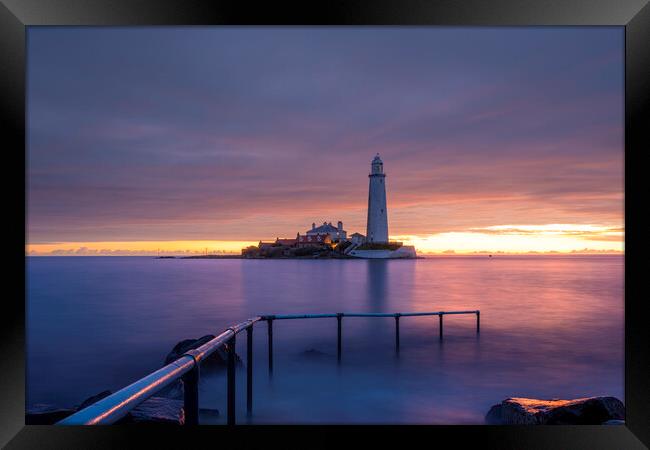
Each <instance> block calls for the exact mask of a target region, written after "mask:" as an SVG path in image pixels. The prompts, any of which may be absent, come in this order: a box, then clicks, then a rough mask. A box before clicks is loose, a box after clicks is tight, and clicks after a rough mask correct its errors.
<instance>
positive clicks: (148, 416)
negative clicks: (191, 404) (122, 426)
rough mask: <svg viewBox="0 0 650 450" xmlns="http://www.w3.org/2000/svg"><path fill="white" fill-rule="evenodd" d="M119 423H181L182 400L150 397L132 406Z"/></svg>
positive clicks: (183, 421)
mask: <svg viewBox="0 0 650 450" xmlns="http://www.w3.org/2000/svg"><path fill="white" fill-rule="evenodd" d="M119 423H165V424H172V425H183V424H184V423H185V410H184V409H183V401H182V400H173V399H169V398H163V397H151V398H149V399H147V400H145V401H144V402H142V403H140V404H139V405H138V406H136V407H135V408H133V409H132V410H131V411H130V412H129V414H128V415H127V416H126V417H125V418H124V419H122V420H120V421H119Z"/></svg>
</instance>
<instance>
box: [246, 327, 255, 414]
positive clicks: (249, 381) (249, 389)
mask: <svg viewBox="0 0 650 450" xmlns="http://www.w3.org/2000/svg"><path fill="white" fill-rule="evenodd" d="M252 412H253V324H250V326H249V327H248V328H246V413H247V414H248V415H249V416H250V415H251V413H252Z"/></svg>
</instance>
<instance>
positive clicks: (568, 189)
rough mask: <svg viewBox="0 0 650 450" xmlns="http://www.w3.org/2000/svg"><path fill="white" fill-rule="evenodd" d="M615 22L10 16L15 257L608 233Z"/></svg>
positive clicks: (616, 70) (534, 242)
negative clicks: (17, 78)
mask: <svg viewBox="0 0 650 450" xmlns="http://www.w3.org/2000/svg"><path fill="white" fill-rule="evenodd" d="M623 39H624V34H623V28H622V27H564V28H561V27H534V28H478V27H475V28H462V27H314V28H309V27H304V28H300V27H298V28H282V27H186V28H176V27H149V28H119V27H107V28H95V27H93V28H84V27H37V28H33V27H30V28H29V29H28V33H27V45H28V62H27V83H28V85H27V89H28V95H27V123H28V130H27V235H26V252H27V254H33V255H50V254H57V255H59V254H60V255H67V254H70V255H88V254H154V253H156V254H157V253H161V252H162V253H165V252H167V253H203V252H211V253H212V252H226V253H228V252H238V251H239V249H241V248H242V247H243V246H246V245H249V244H251V243H256V242H257V241H259V240H271V239H275V238H276V237H295V235H296V233H297V232H301V233H304V232H305V231H306V230H307V229H309V228H311V223H312V222H316V223H317V224H319V223H322V222H324V221H327V222H332V223H336V222H337V221H338V220H341V221H343V224H344V228H345V229H346V230H347V231H348V233H349V234H351V233H353V232H361V233H363V234H365V227H366V214H367V212H366V209H367V202H368V178H367V175H368V173H369V170H370V161H371V160H372V158H373V157H374V156H375V154H376V153H379V154H380V155H381V158H382V159H383V161H384V171H385V173H386V174H387V178H386V188H387V199H388V225H389V234H390V238H391V239H394V240H401V241H403V242H406V243H410V244H414V245H415V246H416V248H417V249H418V251H420V252H421V253H427V252H430V253H441V254H452V253H473V252H494V253H496V252H504V253H526V252H539V253H546V252H562V253H564V252H567V253H572V252H573V253H575V252H581V253H602V252H622V251H623V250H624V248H623V244H624V242H623V241H624V215H623V201H624V189H623V175H624V166H623V156H624V153H623V151H624V148H623V144H624V141H623V139H624V127H623V125H624V122H623V120H624V114H623V108H624V97H623V92H624V90H623V89H624V85H623V81H624V79H623V75H624V66H623V56H624V55H623V49H624V47H623V43H624V40H623Z"/></svg>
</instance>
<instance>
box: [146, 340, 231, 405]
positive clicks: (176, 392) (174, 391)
mask: <svg viewBox="0 0 650 450" xmlns="http://www.w3.org/2000/svg"><path fill="white" fill-rule="evenodd" d="M214 338H215V336H214V335H212V334H207V335H205V336H203V337H200V338H198V339H184V340H182V341H180V342H179V343H177V344H176V345H175V346H174V348H173V349H172V351H171V352H169V353H168V354H167V356H166V357H165V361H164V363H163V365H167V364H169V363H171V362H174V361H176V360H177V359H178V358H180V357H181V356H183V354H184V353H187V352H188V351H190V350H194V349H195V348H199V347H200V346H202V345H203V344H205V343H206V342H209V341H211V340H212V339H214ZM227 358H228V355H227V354H226V351H225V350H224V349H223V348H219V349H217V350H216V351H215V352H214V353H212V354H211V355H210V356H208V357H207V358H205V359H204V360H202V361H201V368H200V371H201V375H202V376H203V375H210V374H215V373H218V372H220V371H223V370H226V367H227V365H228V363H227V361H228V359H227ZM235 365H236V366H237V367H241V366H243V363H242V360H241V358H240V357H239V355H238V354H237V353H235ZM158 395H159V396H161V397H166V398H170V399H176V400H181V399H182V398H183V380H176V381H175V382H173V383H172V384H170V385H169V386H167V387H166V388H164V389H163V390H161V391H160V392H159V393H158Z"/></svg>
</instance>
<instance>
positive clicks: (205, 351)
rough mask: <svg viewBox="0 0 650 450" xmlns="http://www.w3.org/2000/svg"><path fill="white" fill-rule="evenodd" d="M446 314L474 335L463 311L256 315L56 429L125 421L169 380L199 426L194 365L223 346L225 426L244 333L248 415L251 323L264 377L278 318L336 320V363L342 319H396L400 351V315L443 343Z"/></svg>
mask: <svg viewBox="0 0 650 450" xmlns="http://www.w3.org/2000/svg"><path fill="white" fill-rule="evenodd" d="M451 314H475V315H476V333H477V334H478V333H479V332H480V314H481V312H480V311H479V310H467V311H435V312H406V313H328V314H272V315H263V316H257V317H254V318H252V319H249V320H246V321H244V322H241V323H238V324H236V325H234V326H232V327H228V328H227V329H226V330H225V331H223V332H222V333H221V334H219V335H218V336H216V337H215V338H213V339H211V340H210V341H208V342H206V343H205V344H203V345H201V346H200V347H197V348H196V349H193V350H189V351H187V352H186V353H184V354H183V355H181V356H180V357H179V358H178V359H176V360H175V361H173V362H171V363H170V364H167V365H166V366H164V367H162V368H161V369H158V370H156V371H155V372H152V373H150V374H149V375H147V376H145V377H143V378H141V379H139V380H138V381H136V382H134V383H132V384H130V385H128V386H126V387H125V388H122V389H120V390H119V391H117V392H115V393H114V394H111V395H109V396H107V397H105V398H103V399H101V400H99V401H98V402H96V403H93V404H92V405H90V406H88V407H86V408H84V409H82V410H80V411H78V412H76V413H74V414H72V415H70V416H68V417H66V418H65V419H63V420H61V421H59V422H57V425H108V424H112V423H115V422H117V421H118V420H120V419H122V418H124V417H125V416H126V415H127V414H128V413H129V411H131V410H132V409H134V408H135V407H136V406H138V405H139V404H141V403H142V402H144V401H145V400H147V399H149V398H150V397H152V396H153V395H154V394H156V393H157V392H159V391H160V390H162V389H163V388H165V387H167V386H169V385H170V384H171V383H173V382H174V381H177V380H179V379H182V380H183V398H184V410H185V423H186V424H190V425H196V424H198V421H199V420H198V419H199V418H198V415H199V399H198V395H199V392H198V384H199V370H198V369H199V364H200V363H201V361H202V360H204V359H205V358H207V357H208V356H210V355H211V354H212V353H214V352H215V351H216V350H217V349H219V348H221V347H224V346H225V348H226V352H227V357H228V376H227V383H228V399H227V404H228V405H227V406H228V408H227V409H228V421H227V423H228V424H229V425H234V424H235V337H236V335H237V334H238V333H240V332H242V331H244V330H246V334H247V367H246V371H247V386H246V393H247V401H246V407H247V412H248V413H249V414H250V413H251V411H252V398H253V382H252V380H253V370H252V367H253V325H254V324H255V323H256V322H259V321H262V320H264V321H266V322H267V324H268V358H269V375H271V374H272V373H273V321H275V320H283V319H320V318H336V319H337V324H338V340H337V359H338V361H339V362H340V361H341V353H342V351H341V349H342V344H341V342H342V339H341V330H342V319H343V318H344V317H393V318H394V319H395V348H396V351H397V352H399V347H400V341H399V320H400V318H401V317H414V316H438V318H439V320H440V326H439V331H440V339H441V340H442V337H443V333H442V330H443V328H442V318H443V316H445V315H451Z"/></svg>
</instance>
